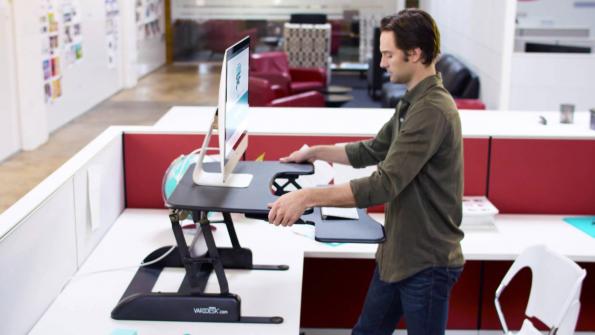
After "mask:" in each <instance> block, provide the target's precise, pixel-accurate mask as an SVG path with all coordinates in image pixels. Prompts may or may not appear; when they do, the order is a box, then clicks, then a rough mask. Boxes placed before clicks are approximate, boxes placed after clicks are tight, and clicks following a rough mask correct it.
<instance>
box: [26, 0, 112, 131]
mask: <svg viewBox="0 0 595 335" xmlns="http://www.w3.org/2000/svg"><path fill="white" fill-rule="evenodd" d="M26 1H28V0H26ZM62 1H64V0H62ZM67 2H69V1H67ZM58 3H60V1H58ZM79 3H80V10H81V30H82V52H83V57H82V59H81V60H80V61H76V62H75V63H73V64H71V65H66V64H65V63H66V62H65V56H63V57H62V64H63V65H62V70H63V75H62V93H63V96H62V97H61V98H59V99H57V100H56V101H54V102H53V103H50V104H48V105H47V120H48V130H49V131H50V132H52V131H54V130H56V129H57V128H59V127H61V126H63V125H64V124H66V123H68V122H69V121H71V120H72V119H74V118H76V117H77V116H79V115H81V114H83V113H85V112H87V111H88V110H89V109H91V108H92V107H93V106H95V105H97V104H98V103H100V102H101V101H103V100H105V99H107V98H109V97H110V96H111V95H113V94H114V93H116V92H118V91H119V90H120V89H122V87H123V83H122V78H121V73H120V71H121V70H122V61H121V60H122V54H121V52H122V48H121V47H120V48H118V54H117V56H116V63H115V67H110V66H109V65H108V48H107V45H106V8H105V0H88V1H81V2H79ZM32 5H33V4H32ZM59 29H60V30H61V29H62V26H61V27H60V28H59ZM118 40H120V41H121V40H122V36H121V34H119V35H118ZM40 43H41V42H40ZM32 66H38V67H41V63H39V64H32Z"/></svg>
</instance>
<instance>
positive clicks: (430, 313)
mask: <svg viewBox="0 0 595 335" xmlns="http://www.w3.org/2000/svg"><path fill="white" fill-rule="evenodd" d="M461 272H463V267H456V268H447V267H432V268H429V269H425V270H422V271H420V272H418V273H416V274H414V275H413V276H411V277H408V278H405V279H403V280H401V281H398V282H394V283H386V282H383V281H382V280H380V275H379V273H378V266H376V269H375V270H374V276H373V277H372V281H371V282H370V287H369V288H368V294H367V295H366V301H365V302H364V307H363V310H362V313H361V315H360V317H359V320H358V321H357V324H356V325H355V327H354V328H353V331H352V335H364V334H365V335H376V334H378V335H381V334H382V335H385V334H392V333H393V331H394V330H395V327H396V326H397V323H398V322H399V320H400V319H401V317H402V316H405V322H406V323H407V333H408V334H409V335H422V334H423V335H429V334H444V331H445V329H446V319H447V317H448V299H449V297H450V290H451V289H452V287H453V285H454V284H455V282H456V281H457V279H459V276H460V275H461Z"/></svg>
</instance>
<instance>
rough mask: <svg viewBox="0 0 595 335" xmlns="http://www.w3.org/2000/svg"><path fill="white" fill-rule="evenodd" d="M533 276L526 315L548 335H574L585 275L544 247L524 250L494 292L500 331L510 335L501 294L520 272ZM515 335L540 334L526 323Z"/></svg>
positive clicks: (566, 260) (574, 264) (528, 321)
mask: <svg viewBox="0 0 595 335" xmlns="http://www.w3.org/2000/svg"><path fill="white" fill-rule="evenodd" d="M525 267H529V268H530V269H531V273H532V280H531V292H530V294H529V302H528V303H527V308H526V309H525V315H526V316H528V317H535V318H537V319H539V320H540V321H541V322H543V323H544V324H545V325H546V326H548V328H549V329H550V330H549V334H557V335H565V334H573V333H574V328H575V327H576V321H577V319H578V313H579V310H580V301H579V299H580V294H581V287H582V284H583V279H584V278H585V276H586V274H587V272H586V271H585V270H584V269H582V268H580V267H579V266H578V265H577V264H576V263H574V262H573V261H571V260H570V259H568V258H567V257H564V256H562V255H559V254H557V253H555V252H553V251H552V250H550V249H549V248H547V247H546V246H544V245H537V246H533V247H529V248H527V249H525V250H524V251H523V252H522V253H521V254H520V255H519V256H518V257H517V259H516V260H515V261H514V263H512V265H511V267H510V269H509V270H508V272H507V273H506V275H505V276H504V278H503V279H502V282H501V283H500V286H498V289H497V290H496V299H495V301H494V302H495V304H496V311H497V312H498V318H499V319H500V324H501V325H502V329H503V330H504V332H505V333H506V334H513V333H512V332H510V331H509V330H508V325H507V324H506V320H505V318H504V315H503V313H502V308H501V307H500V302H499V301H498V299H499V298H500V294H501V293H502V291H503V290H504V289H505V288H506V286H507V285H508V284H509V283H510V281H511V280H512V278H513V277H514V276H515V275H516V274H517V273H518V272H519V271H520V270H521V269H523V268H525ZM516 334H541V333H540V332H539V331H538V330H537V328H535V326H533V323H531V321H530V320H528V319H525V320H524V321H523V325H522V327H521V330H520V331H519V332H517V333H516Z"/></svg>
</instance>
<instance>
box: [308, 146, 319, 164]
mask: <svg viewBox="0 0 595 335" xmlns="http://www.w3.org/2000/svg"><path fill="white" fill-rule="evenodd" d="M319 151H320V146H314V147H311V148H310V155H309V156H310V157H308V160H311V161H315V160H318V154H319Z"/></svg>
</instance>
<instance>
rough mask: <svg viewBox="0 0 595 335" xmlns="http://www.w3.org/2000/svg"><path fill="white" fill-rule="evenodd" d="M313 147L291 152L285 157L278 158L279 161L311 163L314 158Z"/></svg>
mask: <svg viewBox="0 0 595 335" xmlns="http://www.w3.org/2000/svg"><path fill="white" fill-rule="evenodd" d="M312 149H313V148H303V149H300V150H296V151H294V152H292V153H291V154H290V155H289V156H287V157H282V158H281V159H280V161H281V163H304V162H308V163H313V162H314V161H315V160H316V157H315V155H314V150H312Z"/></svg>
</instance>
